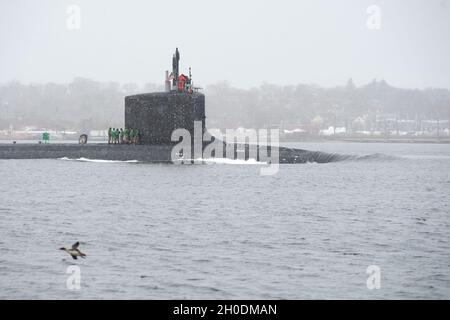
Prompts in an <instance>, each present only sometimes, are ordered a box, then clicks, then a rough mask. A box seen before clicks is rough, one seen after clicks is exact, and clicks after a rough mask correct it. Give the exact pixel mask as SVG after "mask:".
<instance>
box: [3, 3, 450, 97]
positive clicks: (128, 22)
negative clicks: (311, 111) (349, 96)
mask: <svg viewBox="0 0 450 320" xmlns="http://www.w3.org/2000/svg"><path fill="white" fill-rule="evenodd" d="M70 5H77V6H78V7H79V8H80V10H81V12H80V25H79V26H80V28H79V29H77V28H75V29H73V30H71V29H70V28H68V27H67V21H68V19H69V18H70V17H71V13H70V12H69V13H68V12H67V8H68V7H69V6H70ZM371 5H376V6H378V8H379V9H380V10H381V16H380V17H381V19H380V28H379V29H370V28H368V26H367V20H368V19H369V17H370V16H371V14H370V13H369V14H368V13H367V9H368V8H369V7H370V6H371ZM0 25H1V28H0V43H1V47H2V50H1V51H0V70H2V72H1V73H0V83H7V82H10V81H18V82H21V83H48V82H54V83H68V82H70V81H72V80H73V79H74V78H77V77H81V78H88V79H93V80H96V81H100V82H118V83H120V84H125V83H137V84H139V85H140V86H142V85H144V84H145V83H155V84H162V83H163V80H164V71H165V70H168V69H170V68H171V55H172V53H173V51H174V49H175V47H179V48H180V52H181V63H180V64H181V71H182V72H184V73H187V72H188V68H189V67H192V72H193V79H194V81H195V82H196V85H199V86H202V87H205V86H207V85H211V84H214V83H217V82H222V81H226V82H228V83H229V84H230V85H232V86H234V87H238V88H245V89H247V88H251V87H257V86H260V85H261V84H262V83H264V82H267V83H273V84H277V85H295V84H299V83H305V84H317V85H319V86H323V87H334V86H342V85H345V83H346V82H347V80H348V79H349V78H352V79H353V81H354V82H355V84H356V85H357V86H361V85H364V84H367V83H370V82H371V81H372V79H378V80H381V79H384V80H386V81H387V82H388V83H389V84H390V85H392V86H395V87H399V88H413V89H414V88H419V89H423V88H428V87H433V88H446V89H450V76H449V74H450V61H449V58H448V57H450V42H449V41H448V38H449V31H450V3H449V1H446V0H432V1H423V0H422V1H420V0H415V1H404V0H398V1H366V0H362V1H356V0H347V1H343V2H340V3H334V2H331V1H324V0H321V1H301V2H299V1H277V2H274V1H253V0H252V1H245V2H243V3H241V2H238V1H234V0H233V1H228V2H226V3H224V2H212V1H190V2H183V1H178V0H177V1H171V2H162V1H158V2H152V3H149V2H145V1H128V2H123V1H122V2H119V1H106V0H97V1H95V2H94V1H87V0H78V1H66V0H63V1H52V0H43V1H39V3H37V2H36V3H35V2H34V1H26V0H19V1H4V0H2V1H1V2H0Z"/></svg>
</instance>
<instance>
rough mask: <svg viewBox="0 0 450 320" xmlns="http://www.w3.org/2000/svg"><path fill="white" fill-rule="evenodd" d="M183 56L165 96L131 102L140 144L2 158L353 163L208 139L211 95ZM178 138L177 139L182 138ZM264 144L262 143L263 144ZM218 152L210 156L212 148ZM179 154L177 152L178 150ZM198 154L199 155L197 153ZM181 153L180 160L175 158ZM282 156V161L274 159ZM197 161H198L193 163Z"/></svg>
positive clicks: (47, 147) (53, 148)
mask: <svg viewBox="0 0 450 320" xmlns="http://www.w3.org/2000/svg"><path fill="white" fill-rule="evenodd" d="M179 61H180V52H179V50H178V48H177V49H176V50H175V53H174V54H173V57H172V72H171V73H170V74H169V72H168V71H166V76H165V78H166V79H165V91H164V92H156V93H144V94H137V95H132V96H127V97H125V128H134V129H137V130H138V131H139V143H137V144H109V143H87V136H86V135H82V136H80V140H79V143H78V144H69V143H45V144H41V143H34V144H33V143H23V144H22V143H20V144H19V143H17V144H16V143H15V144H0V159H60V158H70V159H79V158H86V159H101V160H115V161H130V160H136V161H139V162H172V163H173V162H174V161H175V160H176V161H178V160H180V159H181V160H184V162H185V163H186V162H187V163H188V162H194V161H195V160H196V159H198V158H200V159H206V158H228V159H231V160H237V159H239V160H249V159H253V160H256V161H264V162H266V163H267V162H268V163H274V162H277V163H280V164H290V163H292V164H293V163H307V162H317V163H327V162H335V161H342V160H346V159H350V158H352V156H350V155H339V154H331V153H325V152H319V151H308V150H303V149H292V148H286V147H281V146H273V145H270V144H265V145H262V144H254V143H253V144H251V143H250V142H245V141H244V142H237V141H235V140H233V141H232V142H231V143H229V142H226V141H225V139H224V140H220V139H219V138H217V137H213V136H210V138H208V139H206V140H203V138H204V137H208V130H207V129H206V125H205V120H206V113H205V95H204V94H203V93H201V92H200V89H201V88H199V87H195V86H194V83H193V80H192V73H191V69H190V68H189V74H188V75H184V74H180V72H179ZM177 130H182V132H183V133H185V134H187V135H189V136H192V137H196V138H195V139H193V140H192V141H190V142H186V141H184V142H185V143H184V145H182V146H181V147H180V143H181V142H180V140H179V139H174V132H176V131H177ZM180 137H181V136H179V137H177V136H176V137H175V138H180ZM258 141H259V140H258ZM212 144H214V145H215V146H216V147H217V146H220V148H216V150H214V151H213V152H209V153H208V156H207V157H205V156H204V152H203V151H205V150H210V149H211V145H212ZM177 147H178V149H179V152H176V153H174V149H177ZM195 151H197V152H195ZM174 154H175V155H174ZM274 155H276V157H275V156H274ZM191 160H192V161H191Z"/></svg>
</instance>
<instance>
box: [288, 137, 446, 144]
mask: <svg viewBox="0 0 450 320" xmlns="http://www.w3.org/2000/svg"><path fill="white" fill-rule="evenodd" d="M280 142H358V143H440V144H447V143H450V137H443V138H416V137H414V138H413V137H401V138H400V137H399V138H396V137H389V138H385V137H343V136H340V137H331V136H327V137H323V136H317V137H304V138H280Z"/></svg>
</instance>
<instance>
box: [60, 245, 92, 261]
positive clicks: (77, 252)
mask: <svg viewBox="0 0 450 320" xmlns="http://www.w3.org/2000/svg"><path fill="white" fill-rule="evenodd" d="M79 245H80V242H78V241H77V242H76V243H74V244H73V245H72V248H70V249H67V248H64V247H62V248H59V250H64V251H65V252H67V253H68V254H70V255H71V256H72V258H73V259H74V260H76V259H77V257H82V258H83V259H84V257H86V255H85V254H84V253H83V252H81V251H80V250H79V249H78V246H79Z"/></svg>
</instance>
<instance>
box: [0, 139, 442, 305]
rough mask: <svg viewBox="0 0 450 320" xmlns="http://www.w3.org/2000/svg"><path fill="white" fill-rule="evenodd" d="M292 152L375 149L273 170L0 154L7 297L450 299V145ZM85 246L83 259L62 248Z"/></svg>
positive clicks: (338, 147) (3, 291)
mask: <svg viewBox="0 0 450 320" xmlns="http://www.w3.org/2000/svg"><path fill="white" fill-rule="evenodd" d="M290 146H292V147H299V148H304V149H308V150H321V151H327V152H337V153H343V154H358V155H374V154H375V155H374V156H371V157H367V158H361V159H360V160H351V161H343V162H335V163H327V164H314V163H312V164H297V165H282V166H280V170H279V172H278V173H277V174H276V175H273V176H261V175H260V165H258V164H253V165H250V164H249V165H243V164H204V165H182V166H176V165H167V164H145V163H120V162H119V163H117V162H90V161H71V160H0V298H3V299H21V298H25V299H108V298H110V299H134V298H136V299H184V298H189V299H215V298H218V299H221V298H224V299H303V298H304V299H310V298H319V299H338V298H350V299H371V298H374V299H400V298H405V299H412V298H419V299H432V298H437V299H449V298H450V233H449V228H450V145H444V144H358V143H304V144H291V145H290ZM76 241H80V242H81V245H80V249H81V250H82V251H83V252H85V253H86V254H87V258H86V259H84V260H83V259H78V260H72V259H71V257H70V256H69V255H67V254H66V253H65V252H63V251H60V250H58V248H59V247H61V246H69V245H71V244H72V243H74V242H76ZM370 265H375V266H378V267H379V269H380V274H379V275H380V288H379V289H373V290H370V289H368V286H367V284H366V281H367V278H368V277H369V274H367V273H366V269H367V267H368V266H370ZM71 266H77V267H79V269H78V270H79V271H80V272H81V273H80V278H79V279H80V289H79V290H76V289H75V290H71V289H70V288H68V287H67V285H66V281H67V279H68V277H69V276H70V274H68V273H66V272H67V271H68V268H69V270H70V267H71Z"/></svg>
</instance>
